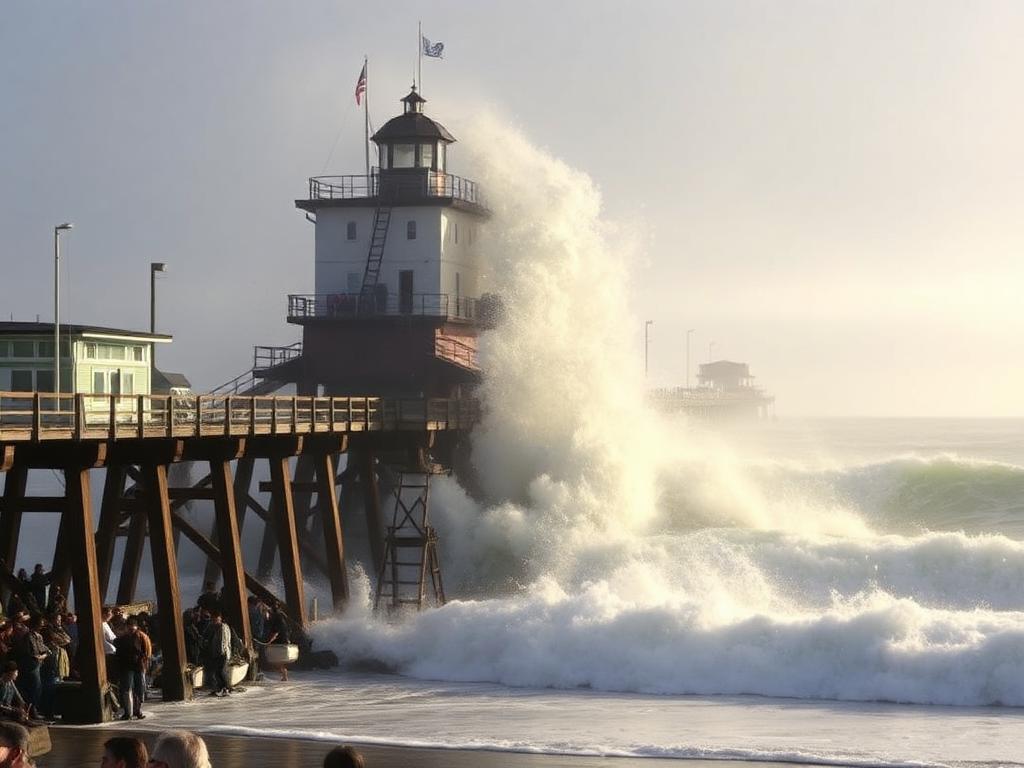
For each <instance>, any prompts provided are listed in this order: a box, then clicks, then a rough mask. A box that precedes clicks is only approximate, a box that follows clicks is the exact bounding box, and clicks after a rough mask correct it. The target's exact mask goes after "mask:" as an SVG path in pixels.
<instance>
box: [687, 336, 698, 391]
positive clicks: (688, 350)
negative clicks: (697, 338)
mask: <svg viewBox="0 0 1024 768" xmlns="http://www.w3.org/2000/svg"><path fill="white" fill-rule="evenodd" d="M695 330H697V329H696V328H687V329H686V388H687V389H689V388H690V336H691V335H692V334H693V332H694V331H695Z"/></svg>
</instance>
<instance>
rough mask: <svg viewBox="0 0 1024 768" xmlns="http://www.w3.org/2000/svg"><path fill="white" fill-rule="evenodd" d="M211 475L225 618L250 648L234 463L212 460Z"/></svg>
mask: <svg viewBox="0 0 1024 768" xmlns="http://www.w3.org/2000/svg"><path fill="white" fill-rule="evenodd" d="M210 475H211V476H212V477H213V493H214V499H213V504H214V512H215V514H216V518H217V544H218V548H219V549H220V570H221V572H222V573H223V575H224V592H223V598H222V600H221V603H222V605H223V607H224V618H225V620H226V621H227V622H228V624H230V625H231V626H232V627H234V628H235V629H236V630H237V631H238V635H239V637H241V638H242V642H243V643H244V644H245V647H246V648H251V647H252V629H251V627H250V626H249V607H248V603H247V601H246V597H247V596H248V590H246V588H245V568H244V567H243V564H242V542H241V540H240V538H239V530H238V514H237V510H236V507H235V493H234V487H233V483H232V478H231V463H230V462H229V461H227V460H223V459H220V460H214V461H211V462H210ZM211 562H212V561H211Z"/></svg>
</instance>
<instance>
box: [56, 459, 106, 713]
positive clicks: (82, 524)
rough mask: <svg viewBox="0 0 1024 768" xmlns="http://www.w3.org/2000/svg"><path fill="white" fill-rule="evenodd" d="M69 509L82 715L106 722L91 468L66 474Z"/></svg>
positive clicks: (64, 525) (65, 515) (66, 518)
mask: <svg viewBox="0 0 1024 768" xmlns="http://www.w3.org/2000/svg"><path fill="white" fill-rule="evenodd" d="M64 496H65V499H66V500H67V507H66V509H65V511H64V513H63V515H62V518H63V520H62V523H61V528H62V529H63V530H64V531H65V536H66V539H67V544H68V546H69V548H70V549H71V551H73V552H74V557H71V558H70V567H71V574H72V578H73V580H74V585H75V612H76V613H77V614H78V656H77V659H78V669H79V671H80V673H81V676H82V699H81V707H82V709H81V710H80V711H79V716H80V717H81V718H82V719H83V720H85V721H86V722H92V723H102V722H104V721H106V720H109V719H110V717H111V713H110V710H109V708H108V707H107V705H106V691H107V687H108V685H107V659H106V656H105V655H104V653H103V630H102V623H103V617H102V615H101V610H102V600H101V598H100V591H99V577H98V574H97V567H96V542H95V539H94V538H93V530H92V498H91V495H90V491H89V470H88V469H67V470H65V471H64Z"/></svg>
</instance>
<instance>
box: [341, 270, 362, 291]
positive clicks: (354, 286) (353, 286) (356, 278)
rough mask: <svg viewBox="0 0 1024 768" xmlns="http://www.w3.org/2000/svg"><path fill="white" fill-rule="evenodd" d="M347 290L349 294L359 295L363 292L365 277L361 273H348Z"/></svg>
mask: <svg viewBox="0 0 1024 768" xmlns="http://www.w3.org/2000/svg"><path fill="white" fill-rule="evenodd" d="M345 290H346V291H348V293H359V292H360V291H362V290H363V276H362V274H360V273H359V272H348V273H346V275H345Z"/></svg>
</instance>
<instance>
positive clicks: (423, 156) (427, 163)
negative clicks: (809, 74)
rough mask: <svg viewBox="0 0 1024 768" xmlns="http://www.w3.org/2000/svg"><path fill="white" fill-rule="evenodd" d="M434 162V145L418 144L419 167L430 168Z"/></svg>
mask: <svg viewBox="0 0 1024 768" xmlns="http://www.w3.org/2000/svg"><path fill="white" fill-rule="evenodd" d="M433 164H434V145H433V144H420V168H430V167H431V166H433Z"/></svg>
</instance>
